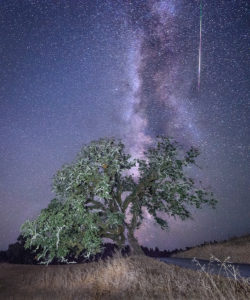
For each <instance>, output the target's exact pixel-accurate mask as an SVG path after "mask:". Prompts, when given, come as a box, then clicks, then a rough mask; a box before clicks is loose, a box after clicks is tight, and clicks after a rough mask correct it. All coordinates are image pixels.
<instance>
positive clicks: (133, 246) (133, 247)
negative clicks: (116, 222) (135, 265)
mask: <svg viewBox="0 0 250 300" xmlns="http://www.w3.org/2000/svg"><path fill="white" fill-rule="evenodd" d="M128 242H129V247H130V251H131V254H132V255H145V254H144V252H143V251H142V248H141V246H140V245H139V243H138V241H137V239H136V238H135V237H134V230H133V229H131V228H128Z"/></svg>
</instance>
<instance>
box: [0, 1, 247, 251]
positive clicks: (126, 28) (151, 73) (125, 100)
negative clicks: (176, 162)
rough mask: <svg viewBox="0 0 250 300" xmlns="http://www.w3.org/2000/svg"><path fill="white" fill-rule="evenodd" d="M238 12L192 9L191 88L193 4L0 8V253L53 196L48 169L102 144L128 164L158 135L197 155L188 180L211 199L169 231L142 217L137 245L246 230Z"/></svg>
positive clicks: (243, 36) (237, 6)
mask: <svg viewBox="0 0 250 300" xmlns="http://www.w3.org/2000/svg"><path fill="white" fill-rule="evenodd" d="M247 11H248V1H247V0H239V1H235V0H228V1H203V19H202V65H201V70H200V71H201V74H202V77H201V78H202V81H201V83H200V89H199V91H198V88H197V76H198V73H197V70H198V67H199V59H198V56H199V39H200V2H199V1H196V0H165V1H163V0H148V1H141V0H124V1H118V0H117V1H116V0H115V1H99V0H82V1H81V0H79V1H67V0H62V1H57V2H54V1H53V2H52V1H47V0H45V1H38V0H30V1H25V0H24V1H15V0H8V1H1V3H0V12H1V23H0V32H1V34H0V55H1V60H0V83H1V84H0V113H1V118H0V138H1V143H0V199H1V210H0V214H1V215H0V220H1V226H0V237H1V240H0V242H1V244H0V248H6V247H7V245H8V244H9V243H10V242H14V241H15V239H16V237H17V235H18V233H19V227H20V225H21V224H22V223H23V222H24V221H25V220H26V219H27V218H33V217H35V216H36V215H37V214H38V213H39V211H40V210H41V209H42V208H44V207H46V206H47V205H48V203H49V201H50V200H51V199H52V197H54V195H53V194H52V193H51V191H50V187H51V180H52V177H53V175H54V174H55V172H56V171H57V170H58V169H59V168H60V167H61V166H62V165H63V164H64V163H68V162H70V161H72V160H73V159H74V157H75V155H76V153H77V152H78V151H79V150H80V148H81V146H82V145H83V144H86V143H88V142H90V141H91V140H97V139H99V138H100V137H104V136H115V137H117V138H122V139H123V141H124V143H125V144H126V149H127V150H128V151H129V152H130V153H131V154H132V156H136V157H138V156H139V157H143V151H144V150H145V149H146V148H147V146H148V145H150V144H151V143H153V141H154V139H155V136H156V135H160V134H165V135H168V136H172V137H173V138H174V139H176V140H177V141H178V142H180V143H181V144H183V145H184V147H189V146H190V145H194V146H197V147H199V148H200V149H201V152H202V154H201V157H200V159H199V161H198V163H199V165H200V166H201V167H202V169H199V168H197V170H195V171H191V170H190V172H192V174H193V176H194V177H195V178H196V179H198V180H202V182H203V184H204V185H205V186H206V187H208V188H210V189H211V190H212V191H214V192H215V195H216V197H217V198H218V200H219V204H218V209H217V210H216V211H212V210H211V209H206V208H205V209H204V210H202V211H195V210H194V211H193V216H194V220H193V221H192V220H191V221H188V222H185V224H184V223H182V222H180V221H178V220H173V219H170V220H169V221H170V231H169V232H163V231H161V230H160V229H157V227H155V226H154V224H153V223H152V220H151V219H150V217H149V216H148V218H147V220H146V221H145V224H144V226H143V228H142V229H141V231H140V232H138V233H137V234H138V236H139V240H140V242H141V243H142V244H144V245H147V246H152V247H154V246H158V247H160V248H161V249H163V248H167V249H173V248H175V247H185V246H191V245H194V244H196V243H201V242H203V241H204V240H208V241H209V240H213V239H217V240H221V239H225V238H227V237H230V236H232V235H239V234H245V233H248V232H249V231H250V227H249V226H250V222H249V219H250V215H249V211H250V206H249V203H250V201H249V191H248V186H249V174H250V170H249V165H248V164H247V163H246V162H247V160H248V159H249V144H250V134H249V115H250V114H249V83H248V78H250V76H249V70H250V68H249V67H248V65H247V53H248V43H249V42H248V41H249V36H248V27H247ZM135 172H136V170H135ZM236 225H237V226H236Z"/></svg>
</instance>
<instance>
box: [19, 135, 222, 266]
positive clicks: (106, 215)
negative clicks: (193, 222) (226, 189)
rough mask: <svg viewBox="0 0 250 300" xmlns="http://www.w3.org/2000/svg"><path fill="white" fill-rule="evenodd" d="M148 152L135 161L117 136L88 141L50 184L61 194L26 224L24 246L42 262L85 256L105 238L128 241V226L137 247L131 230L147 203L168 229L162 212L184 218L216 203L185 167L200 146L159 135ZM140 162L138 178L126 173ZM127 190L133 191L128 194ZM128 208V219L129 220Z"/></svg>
mask: <svg viewBox="0 0 250 300" xmlns="http://www.w3.org/2000/svg"><path fill="white" fill-rule="evenodd" d="M144 155H145V159H134V160H131V157H130V155H128V154H125V153H124V145H123V144H122V143H121V141H120V140H118V141H116V140H115V139H114V138H106V139H100V140H98V141H93V142H91V143H90V144H89V145H85V146H84V147H83V148H82V150H81V152H80V153H79V154H78V156H77V158H76V159H75V161H73V162H72V163H71V164H68V165H64V166H63V167H62V169H61V170H59V171H58V172H57V173H56V174H55V176H54V178H53V186H52V188H53V191H54V192H55V194H56V197H57V199H54V200H52V201H51V203H50V204H49V206H48V208H46V209H44V210H42V212H41V214H40V215H39V216H38V217H37V218H36V219H35V220H33V221H26V222H25V223H24V225H23V226H22V228H21V230H22V234H23V235H24V237H25V238H26V247H32V246H36V247H37V251H38V253H39V256H38V259H40V260H41V261H43V262H46V263H49V262H51V260H53V258H59V259H61V260H62V261H64V260H65V257H66V256H67V254H69V253H72V252H73V253H74V254H75V256H76V257H77V256H78V255H79V253H80V252H81V251H82V250H83V249H86V251H87V255H90V254H95V253H98V252H100V251H101V247H100V245H101V241H102V238H111V239H112V240H113V241H114V242H115V243H117V244H118V245H119V246H120V247H122V246H124V244H125V229H126V228H127V230H128V232H129V235H128V239H131V243H130V245H134V247H135V248H137V249H138V248H139V247H137V246H136V244H135V242H136V239H135V238H134V236H133V233H134V231H135V229H136V228H139V227H140V225H141V224H142V222H143V210H142V208H143V207H145V208H147V210H148V212H149V213H150V214H151V215H152V216H153V218H154V220H155V222H156V223H157V224H158V225H160V226H161V228H162V229H167V228H168V223H167V221H166V220H165V217H163V215H165V216H166V215H169V216H173V217H175V218H176V217H179V218H181V219H182V220H185V219H187V218H190V217H191V213H190V210H189V209H190V206H195V207H196V208H201V207H202V205H203V204H208V205H210V206H212V207H213V208H214V207H215V204H216V202H217V201H216V200H215V199H214V198H213V195H212V193H208V192H207V191H205V190H203V189H202V188H199V187H196V185H195V182H194V180H193V179H192V178H190V177H189V176H187V172H186V171H185V169H186V167H189V166H192V165H193V166H195V160H196V158H197V156H198V155H199V151H198V150H197V149H195V148H191V149H190V150H188V151H186V152H185V151H184V149H183V148H182V147H181V146H180V145H179V144H177V143H176V142H174V141H173V140H172V139H170V138H167V137H163V136H159V137H157V139H156V142H155V145H153V146H151V147H150V148H149V149H148V150H147V151H146V152H145V153H144ZM136 164H137V165H138V170H139V174H140V177H139V181H138V182H135V181H134V178H133V177H132V176H131V175H128V174H127V173H126V171H127V170H130V169H131V168H132V167H134V166H136ZM124 192H129V193H128V196H127V197H126V198H125V199H123V198H122V194H123V193H124ZM130 204H131V205H130ZM128 210H130V213H131V215H132V218H131V220H130V222H127V221H126V220H125V216H126V213H127V212H128ZM129 242H130V241H129Z"/></svg>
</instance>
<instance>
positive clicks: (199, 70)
mask: <svg viewBox="0 0 250 300" xmlns="http://www.w3.org/2000/svg"><path fill="white" fill-rule="evenodd" d="M201 32H202V1H201V2H200V43H199V67H198V91H199V90H200V82H201Z"/></svg>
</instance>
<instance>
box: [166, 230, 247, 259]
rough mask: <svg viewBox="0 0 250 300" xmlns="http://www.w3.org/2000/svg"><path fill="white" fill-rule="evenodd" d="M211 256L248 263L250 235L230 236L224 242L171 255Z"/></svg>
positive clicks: (187, 256) (201, 257) (204, 257)
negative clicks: (230, 237)
mask: <svg viewBox="0 0 250 300" xmlns="http://www.w3.org/2000/svg"><path fill="white" fill-rule="evenodd" d="M211 256H215V257H217V258H218V259H219V260H221V261H224V260H225V259H226V258H227V257H230V261H231V262H234V263H246V264H250V235H245V236H242V237H238V238H232V239H230V240H228V241H226V242H222V243H218V244H214V245H206V246H203V247H195V248H192V249H189V250H187V251H184V252H180V253H177V254H174V255H172V257H183V258H193V257H196V258H199V259H208V260H209V259H210V257H211Z"/></svg>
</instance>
